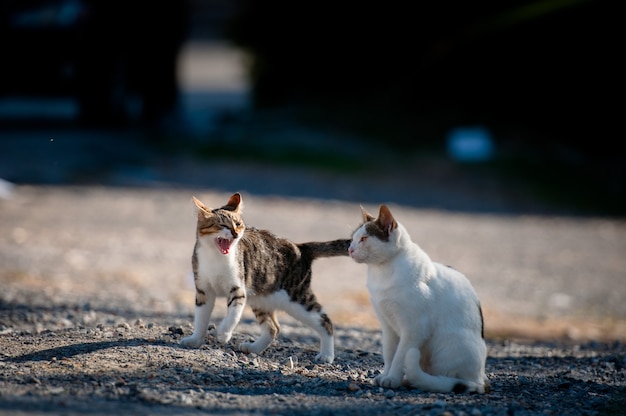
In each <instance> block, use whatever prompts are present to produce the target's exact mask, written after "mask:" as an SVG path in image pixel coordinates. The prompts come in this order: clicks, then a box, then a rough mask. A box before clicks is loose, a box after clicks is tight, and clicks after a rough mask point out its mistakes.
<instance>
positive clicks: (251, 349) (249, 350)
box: [239, 342, 264, 354]
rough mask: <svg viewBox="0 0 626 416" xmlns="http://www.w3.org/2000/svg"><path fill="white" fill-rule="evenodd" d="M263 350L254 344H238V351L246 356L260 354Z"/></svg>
mask: <svg viewBox="0 0 626 416" xmlns="http://www.w3.org/2000/svg"><path fill="white" fill-rule="evenodd" d="M263 350H264V348H259V346H258V345H256V344H255V343H254V342H242V343H241V344H239V351H241V352H244V353H246V354H260V353H262V352H263Z"/></svg>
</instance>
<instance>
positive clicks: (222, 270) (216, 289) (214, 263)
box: [180, 230, 243, 348]
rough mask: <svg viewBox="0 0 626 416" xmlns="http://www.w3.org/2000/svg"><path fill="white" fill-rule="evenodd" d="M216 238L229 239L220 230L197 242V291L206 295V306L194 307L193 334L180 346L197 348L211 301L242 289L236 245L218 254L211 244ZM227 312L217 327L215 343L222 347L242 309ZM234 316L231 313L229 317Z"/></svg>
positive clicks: (202, 339) (229, 336) (203, 335)
mask: <svg viewBox="0 0 626 416" xmlns="http://www.w3.org/2000/svg"><path fill="white" fill-rule="evenodd" d="M218 237H222V238H232V235H231V233H230V231H228V230H222V231H220V232H219V233H217V234H213V235H209V236H204V237H200V238H198V244H199V247H198V250H197V256H198V259H197V260H198V276H197V282H196V285H197V287H198V288H199V289H200V290H202V291H203V292H204V293H205V294H206V297H207V299H206V303H205V304H203V305H200V306H196V309H195V314H194V320H193V327H194V331H193V334H192V335H191V336H188V337H185V338H183V339H182V340H181V341H180V343H181V344H182V345H187V346H190V347H195V348H197V347H199V346H201V345H202V344H204V337H205V336H206V333H207V330H208V327H209V322H210V320H211V314H212V312H213V307H214V306H215V299H216V298H217V297H218V296H219V297H225V296H228V294H229V293H230V290H231V289H232V288H233V287H235V286H242V282H241V281H240V279H239V274H238V270H237V261H236V254H235V253H236V247H237V245H236V243H237V241H233V243H232V244H231V250H230V251H229V253H228V254H222V253H221V252H220V251H219V249H218V248H217V244H216V242H215V240H216V239H217V238H218ZM230 309H231V308H229V311H228V315H227V316H226V318H224V320H223V321H222V322H221V323H220V326H219V327H218V340H219V341H220V342H223V343H226V342H228V341H229V340H230V338H231V336H232V331H233V330H234V328H235V326H237V323H238V322H239V319H241V314H242V313H243V308H238V309H240V310H234V311H232V312H231V310H230ZM233 312H234V313H233Z"/></svg>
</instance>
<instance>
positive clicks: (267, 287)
mask: <svg viewBox="0 0 626 416" xmlns="http://www.w3.org/2000/svg"><path fill="white" fill-rule="evenodd" d="M194 202H195V203H196V206H197V207H198V224H197V235H196V245H195V248H194V252H193V256H192V267H193V272H194V279H195V285H196V311H195V317H194V332H193V334H192V335H191V336H189V337H186V338H184V339H183V340H182V341H181V343H182V344H184V345H189V346H193V347H198V346H200V345H202V344H203V343H204V337H205V336H206V332H207V328H208V324H209V321H210V317H211V313H212V310H213V306H214V303H215V299H216V298H217V297H225V298H226V303H227V307H228V309H227V310H228V312H227V315H226V317H225V318H224V320H222V322H221V323H220V325H219V326H218V330H217V332H218V334H217V337H218V340H220V341H221V342H228V341H229V340H230V338H231V336H232V332H233V330H234V329H235V327H236V325H237V323H238V322H239V320H240V318H241V314H242V312H243V308H244V307H245V305H246V304H247V305H250V306H251V307H252V310H253V312H254V314H255V316H256V319H257V321H258V323H259V325H260V326H261V335H260V336H259V337H258V338H257V339H256V340H255V341H254V342H244V343H242V344H241V345H239V349H240V350H241V351H243V352H254V353H257V354H258V353H260V352H262V351H263V350H265V349H266V348H267V347H268V346H269V345H270V343H271V342H272V341H273V340H274V339H275V338H276V336H277V335H278V333H279V331H280V325H279V324H278V321H277V319H276V311H277V310H284V311H286V312H287V313H289V314H290V315H292V316H293V317H294V318H296V319H298V320H300V321H301V322H303V323H304V324H306V325H308V326H309V327H311V328H312V329H314V330H315V331H316V332H317V333H318V335H319V336H320V341H321V346H320V353H319V354H318V355H317V357H316V359H317V360H318V361H321V362H326V363H331V362H332V361H333V360H334V343H333V325H332V322H331V320H330V318H329V317H328V315H326V313H324V311H323V308H322V305H321V304H320V303H319V302H318V301H317V298H316V296H315V294H314V293H313V291H312V290H311V273H312V271H311V266H312V263H313V261H314V260H315V259H318V258H321V257H334V256H347V255H348V246H349V244H350V240H349V239H340V240H334V241H328V242H309V243H301V244H296V243H293V242H291V241H289V240H287V239H285V238H281V237H278V236H276V235H274V234H273V233H271V232H270V231H267V230H259V229H256V228H253V227H246V226H245V224H244V221H243V219H242V217H241V195H240V194H238V193H236V194H234V195H232V196H231V197H230V199H229V200H228V202H227V203H226V205H224V206H223V207H221V208H218V209H210V208H208V207H206V206H205V205H204V204H203V203H202V202H200V201H199V200H197V199H195V198H194Z"/></svg>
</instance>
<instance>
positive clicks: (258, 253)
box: [239, 228, 300, 267]
mask: <svg viewBox="0 0 626 416" xmlns="http://www.w3.org/2000/svg"><path fill="white" fill-rule="evenodd" d="M240 244H241V247H240V252H239V254H240V257H241V260H242V261H243V262H244V263H245V264H246V266H247V267H267V266H273V267H280V266H281V265H283V266H284V265H285V264H289V263H293V262H294V261H296V259H297V258H298V257H299V255H300V250H299V248H298V246H297V245H296V244H295V243H293V242H292V241H290V240H288V239H286V238H283V237H279V236H277V235H275V234H274V233H272V232H271V231H268V230H260V229H257V228H246V231H245V234H244V237H243V238H242V239H241V242H240Z"/></svg>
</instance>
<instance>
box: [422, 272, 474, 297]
mask: <svg viewBox="0 0 626 416" xmlns="http://www.w3.org/2000/svg"><path fill="white" fill-rule="evenodd" d="M433 266H434V267H435V270H436V272H437V274H436V279H433V282H432V284H433V285H434V286H435V288H437V289H438V290H439V291H441V292H442V293H444V294H446V295H447V296H450V297H454V298H456V299H467V300H471V301H472V302H474V301H477V300H478V295H477V294H476V291H475V290H474V287H473V286H472V283H471V282H470V280H469V279H468V278H467V276H465V274H463V273H462V272H461V271H459V270H457V269H455V268H454V267H452V266H448V265H445V264H442V263H437V262H433Z"/></svg>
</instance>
